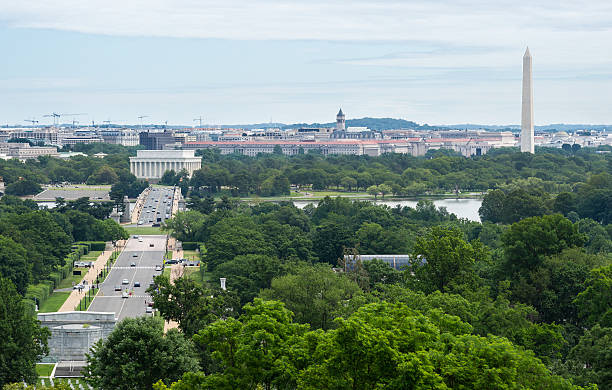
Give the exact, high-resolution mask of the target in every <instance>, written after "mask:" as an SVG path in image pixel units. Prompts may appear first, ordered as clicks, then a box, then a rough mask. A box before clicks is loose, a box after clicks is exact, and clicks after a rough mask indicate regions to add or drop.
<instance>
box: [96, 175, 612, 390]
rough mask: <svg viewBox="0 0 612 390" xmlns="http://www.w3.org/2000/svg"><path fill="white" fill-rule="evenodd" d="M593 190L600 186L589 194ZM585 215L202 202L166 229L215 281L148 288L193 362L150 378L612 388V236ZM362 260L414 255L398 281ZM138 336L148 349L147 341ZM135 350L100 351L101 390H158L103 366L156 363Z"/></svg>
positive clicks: (223, 383) (306, 385)
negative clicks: (507, 216) (194, 247)
mask: <svg viewBox="0 0 612 390" xmlns="http://www.w3.org/2000/svg"><path fill="white" fill-rule="evenodd" d="M594 182H599V179H597V178H595V177H594V176H591V177H590V178H588V179H587V181H586V183H585V185H588V183H591V184H593V183H594ZM576 187H577V188H578V187H582V186H581V185H577V186H576ZM192 202H193V200H192ZM577 218H578V219H577V220H575V221H572V220H570V219H568V218H566V217H564V216H563V215H561V214H558V213H557V214H552V213H550V214H549V213H544V214H542V215H539V216H532V217H525V218H522V219H520V220H519V221H517V222H514V223H512V224H502V223H496V224H494V223H491V222H484V223H482V224H481V223H478V222H470V221H467V220H463V219H458V218H456V217H455V216H454V215H452V214H449V213H448V212H447V211H446V210H444V209H436V208H435V207H434V206H433V204H432V203H431V202H428V201H421V202H420V203H419V204H418V205H417V207H416V209H411V208H408V207H396V208H389V207H386V206H381V205H373V204H372V203H369V202H359V201H351V200H347V199H343V198H336V199H332V198H326V199H324V200H322V201H321V202H320V203H319V205H318V206H307V207H306V208H304V209H298V208H296V207H295V206H293V205H292V204H291V203H280V204H272V203H265V204H260V205H254V206H248V205H244V204H240V203H237V202H235V201H232V200H231V199H229V198H222V199H219V200H215V199H212V198H204V199H198V200H197V202H196V203H194V209H193V210H190V211H187V212H183V213H179V214H178V215H177V216H176V217H175V218H173V219H171V220H169V221H168V223H167V224H166V226H165V228H166V229H167V230H168V231H169V232H171V234H172V235H174V236H175V237H176V238H178V239H180V240H183V241H196V242H201V243H203V246H202V254H203V260H204V265H203V275H205V278H204V279H205V280H201V281H200V280H194V279H193V278H180V279H178V280H177V281H176V282H175V283H170V282H169V280H168V279H167V278H165V277H158V278H157V280H156V282H157V289H155V290H150V292H151V293H152V294H153V297H154V302H155V307H156V308H157V309H158V310H159V311H160V313H161V314H162V316H163V317H164V318H166V319H171V320H174V321H177V322H178V324H179V329H180V330H181V333H180V335H181V336H182V337H183V339H182V341H181V342H180V347H179V346H177V347H176V348H186V349H187V350H189V351H191V352H186V354H185V355H184V356H183V357H184V358H187V356H194V357H195V359H196V362H195V363H194V361H193V360H189V363H184V364H181V367H182V368H180V369H178V371H176V370H174V371H172V372H168V370H162V369H161V368H160V370H159V372H156V371H155V370H147V371H146V372H148V374H147V375H149V376H148V377H147V378H146V383H155V382H156V381H157V380H161V381H163V383H162V382H160V383H158V384H157V385H155V386H156V388H158V389H165V388H172V389H235V388H242V387H247V388H256V387H257V386H260V387H261V388H268V389H321V388H323V389H347V388H359V389H370V388H389V389H395V388H397V389H405V388H414V389H430V388H436V389H446V388H466V389H468V388H469V389H474V388H496V389H497V388H499V389H501V388H516V389H531V388H548V389H578V388H581V387H580V386H583V387H584V388H596V386H599V388H601V389H605V388H609V387H610V386H612V379H610V378H612V371H611V370H610V369H609V363H610V360H609V357H607V356H606V353H607V352H606V351H607V350H609V349H610V348H612V344H611V341H610V340H612V339H611V338H610V337H609V335H610V334H612V321H611V320H610V318H612V317H611V316H612V303H610V302H612V301H611V300H610V299H609V294H610V291H612V282H611V281H612V271H611V270H612V252H611V250H610V248H611V246H610V243H612V229H611V226H610V225H609V224H606V225H604V224H601V223H600V222H598V221H595V220H592V219H588V218H580V215H578V217H577ZM602 242H604V244H602ZM357 253H359V254H393V253H395V254H410V255H411V257H412V259H414V261H412V262H411V264H410V265H409V266H408V268H406V269H403V270H400V271H398V270H395V269H393V268H391V267H389V266H388V265H387V264H385V263H383V262H382V261H379V260H372V261H364V262H361V261H358V260H350V259H352V257H349V260H348V261H345V257H344V255H345V254H350V255H354V254H357ZM338 269H343V270H344V272H338ZM206 275H207V276H206ZM220 277H225V278H227V286H228V290H227V291H223V290H221V289H220V288H219V286H218V282H217V281H218V280H219V278H220ZM148 326H151V327H157V329H158V330H157V331H156V332H158V336H156V337H159V338H161V339H160V340H162V339H163V337H169V336H163V333H162V332H161V330H160V329H161V324H154V323H151V324H150V325H148ZM125 337H126V338H127V339H129V340H130V341H129V343H132V344H133V345H134V346H137V345H139V344H138V343H139V342H140V339H139V337H140V336H139V335H134V334H132V335H126V336H125ZM175 337H177V336H176V335H174V334H173V335H172V338H175ZM174 340H175V341H174V342H178V341H176V339H174ZM166 342H170V340H169V339H168V340H166V341H163V342H162V341H160V342H159V343H161V344H162V345H163V344H164V343H166ZM183 343H184V344H183ZM126 345H130V344H125V343H123V344H122V345H121V347H117V346H116V343H108V342H107V343H100V344H99V345H98V346H97V347H96V350H95V352H94V353H93V354H92V355H91V357H90V364H91V367H93V369H92V370H91V372H90V373H89V374H88V378H89V381H90V383H92V384H97V385H100V384H101V383H103V384H104V385H103V386H102V385H100V386H101V387H102V388H111V387H112V388H126V389H127V388H145V387H141V386H139V385H138V383H137V382H136V381H129V382H126V381H125V380H123V379H122V380H121V381H119V380H117V379H116V377H115V376H113V375H109V374H108V373H109V372H112V370H113V369H115V368H114V367H115V366H114V365H113V362H111V361H105V360H104V359H105V356H115V355H119V356H123V357H124V359H129V360H132V361H134V362H137V363H135V364H136V367H137V365H138V364H143V365H145V364H147V361H146V360H145V359H144V358H143V357H141V356H139V352H138V350H137V348H135V347H126ZM189 359H192V357H190V358H189ZM174 363H175V362H174V361H172V362H168V361H165V362H159V364H160V365H164V364H171V365H174ZM189 367H191V368H189ZM144 369H145V368H144V367H143V368H142V370H144ZM109 370H111V371H109ZM143 372H144V371H143ZM181 376H182V377H181ZM178 377H181V379H180V380H177V378H178ZM140 380H141V381H142V379H140ZM164 383H165V384H164Z"/></svg>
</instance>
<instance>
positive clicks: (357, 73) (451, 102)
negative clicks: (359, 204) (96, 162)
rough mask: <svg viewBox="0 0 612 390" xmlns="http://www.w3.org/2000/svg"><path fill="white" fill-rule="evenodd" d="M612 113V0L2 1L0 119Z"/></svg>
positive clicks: (504, 119) (468, 117)
mask: <svg viewBox="0 0 612 390" xmlns="http://www.w3.org/2000/svg"><path fill="white" fill-rule="evenodd" d="M527 46H529V49H530V51H531V53H532V55H533V70H534V74H533V78H534V101H535V103H534V105H535V122H536V124H537V125H544V124H550V123H588V124H610V123H612V109H610V107H612V2H610V1H608V0H590V1H588V2H576V1H566V0H555V1H553V0H542V1H537V0H532V1H523V0H513V1H510V0H495V1H491V0H452V1H451V0H403V1H399V0H370V1H364V0H327V1H321V0H284V1H279V0H223V1H211V0H121V1H119V0H88V1H83V0H46V1H43V0H31V1H15V0H0V53H1V54H0V125H4V124H23V125H25V124H27V122H24V120H26V119H34V120H39V121H40V123H41V124H46V123H51V122H52V121H51V118H49V117H44V115H46V114H47V115H48V114H50V113H52V112H57V113H63V114H77V113H78V114H84V115H79V116H72V117H70V116H66V117H65V118H64V122H69V121H72V120H78V121H79V122H80V123H91V121H95V122H97V123H100V122H102V121H111V122H113V123H118V124H136V123H139V120H138V116H146V118H144V119H143V122H144V123H154V124H162V123H164V122H165V121H168V123H169V124H180V125H193V124H195V123H197V122H194V118H198V117H200V116H201V117H202V118H203V122H204V123H205V124H210V125H219V124H246V123H262V122H271V121H272V122H284V123H298V122H308V123H312V122H332V121H334V120H335V114H336V113H337V111H338V109H339V108H340V107H342V110H343V111H344V113H345V114H346V116H347V119H351V118H361V117H365V116H369V117H392V118H403V119H407V120H413V121H415V122H418V123H429V124H438V125H442V124H459V123H478V124H495V125H504V124H518V123H520V110H521V101H520V99H521V72H522V56H523V53H524V51H525V48H526V47H527Z"/></svg>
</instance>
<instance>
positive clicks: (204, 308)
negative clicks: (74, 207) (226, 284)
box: [148, 275, 240, 337]
mask: <svg viewBox="0 0 612 390" xmlns="http://www.w3.org/2000/svg"><path fill="white" fill-rule="evenodd" d="M155 284H156V287H155V288H150V289H149V290H148V292H149V293H150V294H151V297H152V299H153V304H154V306H155V308H156V309H157V310H159V313H160V314H161V315H162V317H164V318H165V319H166V320H168V321H170V320H172V321H176V322H178V324H179V328H180V329H181V330H182V331H183V333H184V334H185V335H187V337H191V336H192V335H194V334H195V333H197V332H198V331H199V330H200V329H202V328H204V327H205V326H206V325H208V324H210V323H212V322H214V321H216V320H218V319H221V318H228V317H232V316H235V315H237V313H238V309H239V308H240V306H239V300H238V295H237V294H236V293H235V292H233V291H223V290H220V289H208V288H205V287H203V286H201V285H199V284H197V283H196V282H194V281H193V280H191V279H189V278H185V277H181V278H178V279H176V280H174V283H170V280H169V279H168V277H166V276H163V275H160V276H158V277H156V278H155Z"/></svg>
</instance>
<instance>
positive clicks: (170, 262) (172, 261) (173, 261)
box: [166, 259, 178, 264]
mask: <svg viewBox="0 0 612 390" xmlns="http://www.w3.org/2000/svg"><path fill="white" fill-rule="evenodd" d="M166 264H178V260H176V259H170V260H166Z"/></svg>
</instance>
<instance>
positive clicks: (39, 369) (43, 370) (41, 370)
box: [36, 363, 55, 377]
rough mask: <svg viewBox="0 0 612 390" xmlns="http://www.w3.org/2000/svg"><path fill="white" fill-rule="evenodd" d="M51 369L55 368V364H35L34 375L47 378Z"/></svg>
mask: <svg viewBox="0 0 612 390" xmlns="http://www.w3.org/2000/svg"><path fill="white" fill-rule="evenodd" d="M53 367H55V363H51V364H47V363H37V364H36V373H37V374H38V376H44V377H48V376H49V375H51V373H52V372H53Z"/></svg>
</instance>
